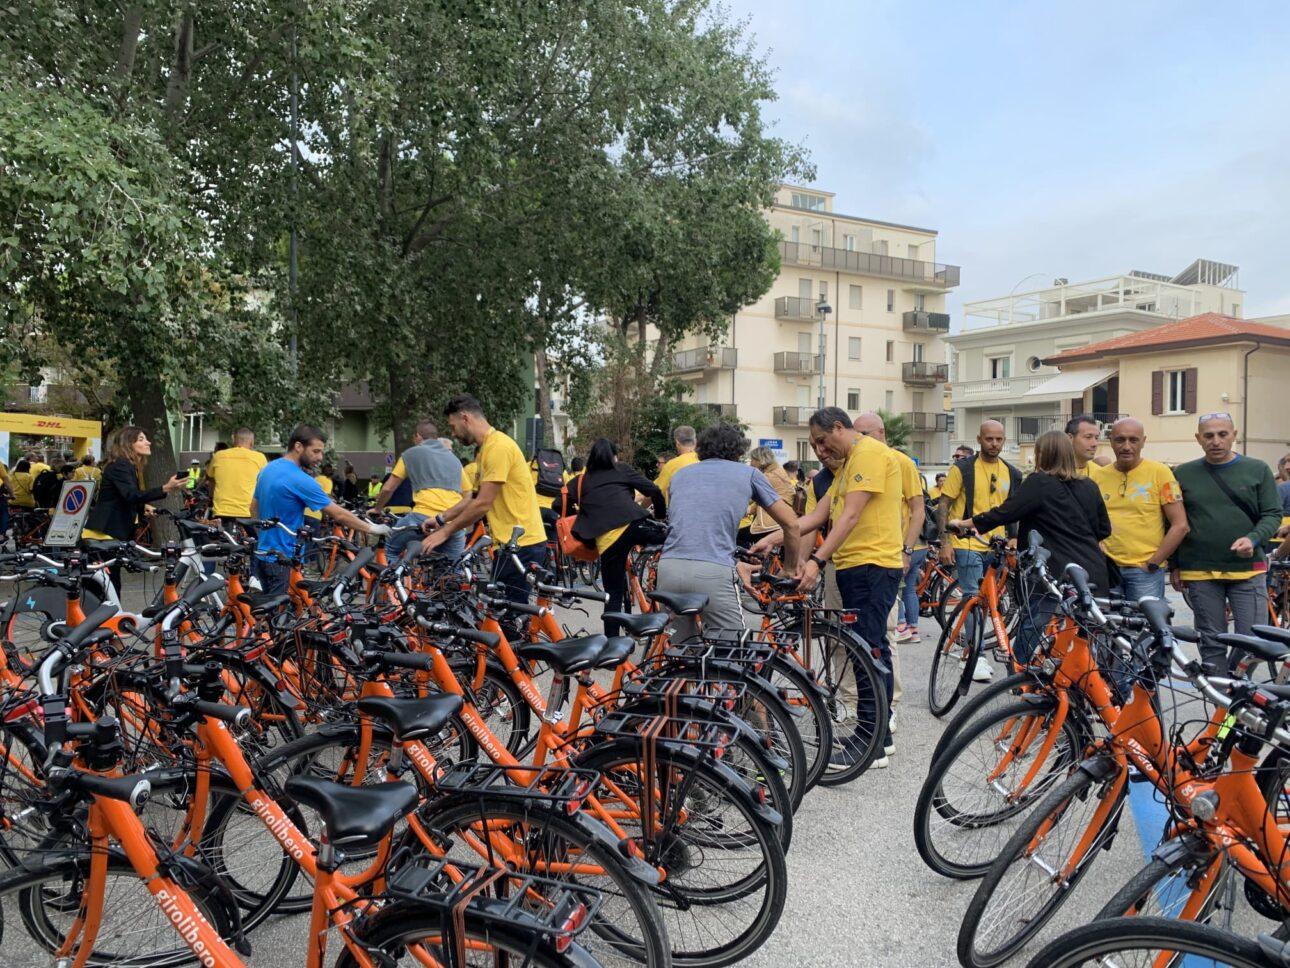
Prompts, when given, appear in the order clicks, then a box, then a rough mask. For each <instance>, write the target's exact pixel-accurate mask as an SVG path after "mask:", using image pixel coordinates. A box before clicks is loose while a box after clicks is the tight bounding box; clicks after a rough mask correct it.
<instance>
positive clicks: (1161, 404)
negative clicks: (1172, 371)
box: [1151, 370, 1165, 417]
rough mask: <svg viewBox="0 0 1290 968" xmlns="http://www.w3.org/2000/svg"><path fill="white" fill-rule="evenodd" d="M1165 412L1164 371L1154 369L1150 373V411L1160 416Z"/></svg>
mask: <svg viewBox="0 0 1290 968" xmlns="http://www.w3.org/2000/svg"><path fill="white" fill-rule="evenodd" d="M1164 412H1165V371H1164V370H1156V371H1155V372H1153V373H1152V374H1151V413H1152V416H1156V417H1158V416H1160V415H1161V414H1162V413H1164Z"/></svg>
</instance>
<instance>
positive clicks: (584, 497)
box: [568, 437, 667, 635]
mask: <svg viewBox="0 0 1290 968" xmlns="http://www.w3.org/2000/svg"><path fill="white" fill-rule="evenodd" d="M637 495H641V496H642V497H645V498H647V499H648V500H649V501H650V503H651V504H653V506H654V517H655V518H656V519H658V520H662V519H663V518H664V517H666V513H667V508H666V505H664V503H663V492H662V491H660V490H659V489H658V485H657V484H655V483H654V482H653V481H651V480H650V479H649V478H647V477H646V476H645V475H644V474H642V473H641V472H640V471H638V470H637V469H636V468H634V467H632V466H631V465H630V464H626V463H624V462H622V461H620V460H618V449H617V448H616V447H615V446H614V445H613V442H612V441H610V440H609V439H608V438H605V437H598V438H597V439H596V441H595V442H594V443H593V444H592V445H591V451H590V452H589V453H588V454H587V463H586V471H585V472H584V473H583V474H581V475H579V476H578V478H577V480H576V481H572V482H571V483H570V484H569V501H568V503H569V505H570V506H572V505H573V504H574V503H575V502H576V504H577V508H578V516H577V518H576V519H575V520H574V522H573V536H574V537H575V538H578V539H579V540H581V541H582V542H584V543H585V544H588V545H594V546H595V548H596V551H597V552H598V553H599V554H600V578H601V581H602V582H604V586H605V594H606V595H608V596H609V601H608V602H607V603H606V604H605V613H606V614H609V613H611V612H623V611H627V612H630V611H631V608H632V601H631V596H630V595H629V594H628V593H627V584H628V582H627V555H628V553H629V552H630V551H631V550H632V548H634V547H635V546H636V545H638V544H640V543H641V540H640V535H641V533H642V530H643V529H644V522H645V521H647V520H648V519H649V512H648V511H646V510H645V509H644V508H643V507H641V506H640V505H639V504H637V503H636V497H637ZM620 631H622V629H621V626H620V625H619V624H618V622H616V621H612V620H610V619H605V634H606V635H618V634H619V632H620Z"/></svg>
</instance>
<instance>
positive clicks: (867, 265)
mask: <svg viewBox="0 0 1290 968" xmlns="http://www.w3.org/2000/svg"><path fill="white" fill-rule="evenodd" d="M779 256H780V259H781V261H783V262H786V263H788V264H789V265H795V266H811V267H813V268H819V269H830V270H834V271H837V272H855V273H858V274H860V275H866V276H882V277H884V278H888V279H899V280H901V281H902V282H907V283H910V284H912V285H914V286H915V287H916V288H922V287H927V288H931V289H950V288H953V287H954V286H957V285H958V284H959V267H958V266H951V265H943V264H942V263H940V262H923V261H922V260H921V259H902V258H900V257H898V256H894V255H878V254H876V253H873V252H854V251H852V250H850V249H834V248H830V247H828V246H823V245H811V244H810V243H807V242H781V243H779Z"/></svg>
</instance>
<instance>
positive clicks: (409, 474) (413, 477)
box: [372, 420, 471, 557]
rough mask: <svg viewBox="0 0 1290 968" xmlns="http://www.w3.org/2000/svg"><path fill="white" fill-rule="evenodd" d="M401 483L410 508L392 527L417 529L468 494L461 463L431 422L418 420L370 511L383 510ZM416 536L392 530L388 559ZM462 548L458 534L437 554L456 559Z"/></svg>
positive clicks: (462, 535) (462, 534) (463, 537)
mask: <svg viewBox="0 0 1290 968" xmlns="http://www.w3.org/2000/svg"><path fill="white" fill-rule="evenodd" d="M405 480H406V481H407V482H408V483H409V484H410V485H411V487H412V507H411V509H410V510H408V511H407V512H406V513H404V515H403V516H402V517H400V518H399V519H398V521H396V522H395V524H394V526H395V528H408V527H415V528H418V529H419V528H421V526H422V525H424V524H425V522H426V521H428V520H430V519H431V518H433V517H434V516H435V515H436V514H442V513H443V512H444V511H447V510H448V509H449V508H451V507H453V506H454V505H457V504H460V503H461V499H462V497H463V496H464V495H467V494H469V493H470V491H471V487H470V482H469V481H468V480H467V479H466V472H465V469H464V468H462V466H461V461H459V460H458V459H457V455H456V454H454V453H453V452H452V450H451V449H450V448H448V447H445V446H444V444H443V442H442V441H441V440H440V439H439V428H438V427H437V426H436V425H435V423H434V421H433V420H421V421H419V422H418V423H417V425H416V427H415V428H413V430H412V446H411V447H409V448H408V449H407V450H405V451H404V452H403V453H402V455H400V457H399V460H398V463H396V464H395V465H394V469H393V470H392V471H390V476H389V477H388V478H387V479H386V481H385V484H384V486H382V488H381V493H380V494H379V495H378V496H377V498H376V504H375V506H374V507H373V508H372V510H373V511H379V510H381V508H383V507H385V506H386V505H387V504H388V503H389V501H390V499H391V498H392V497H393V496H394V493H395V492H396V491H397V490H398V489H399V487H400V486H401V485H402V483H403V482H404V481H405ZM416 536H417V533H416V532H415V531H396V532H395V533H394V534H393V535H392V536H391V537H390V540H389V541H387V542H386V545H385V550H386V552H387V553H388V554H389V555H390V556H391V557H397V556H398V555H401V554H402V553H403V550H404V549H405V548H406V547H407V546H408V544H409V543H411V542H412V541H413V540H414V539H415V538H416ZM465 548H466V534H465V532H464V531H458V532H456V533H454V534H453V535H452V537H450V538H449V539H448V540H447V541H446V542H445V543H444V544H443V545H442V546H440V551H442V552H443V553H444V554H446V555H451V556H453V557H457V556H459V555H460V554H461V553H462V551H464V550H465Z"/></svg>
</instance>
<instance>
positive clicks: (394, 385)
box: [386, 364, 442, 454]
mask: <svg viewBox="0 0 1290 968" xmlns="http://www.w3.org/2000/svg"><path fill="white" fill-rule="evenodd" d="M386 383H387V385H388V386H389V390H390V424H391V427H392V429H393V432H394V453H396V454H401V453H403V452H404V451H405V450H407V449H408V448H409V447H411V446H412V431H413V429H414V428H415V426H416V422H417V419H418V418H417V416H416V414H415V413H414V412H413V409H412V400H411V397H410V394H409V392H408V387H407V381H406V380H405V379H404V378H403V373H402V372H401V370H400V369H399V366H398V364H390V366H389V367H388V369H387V370H386ZM441 432H442V428H441Z"/></svg>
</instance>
